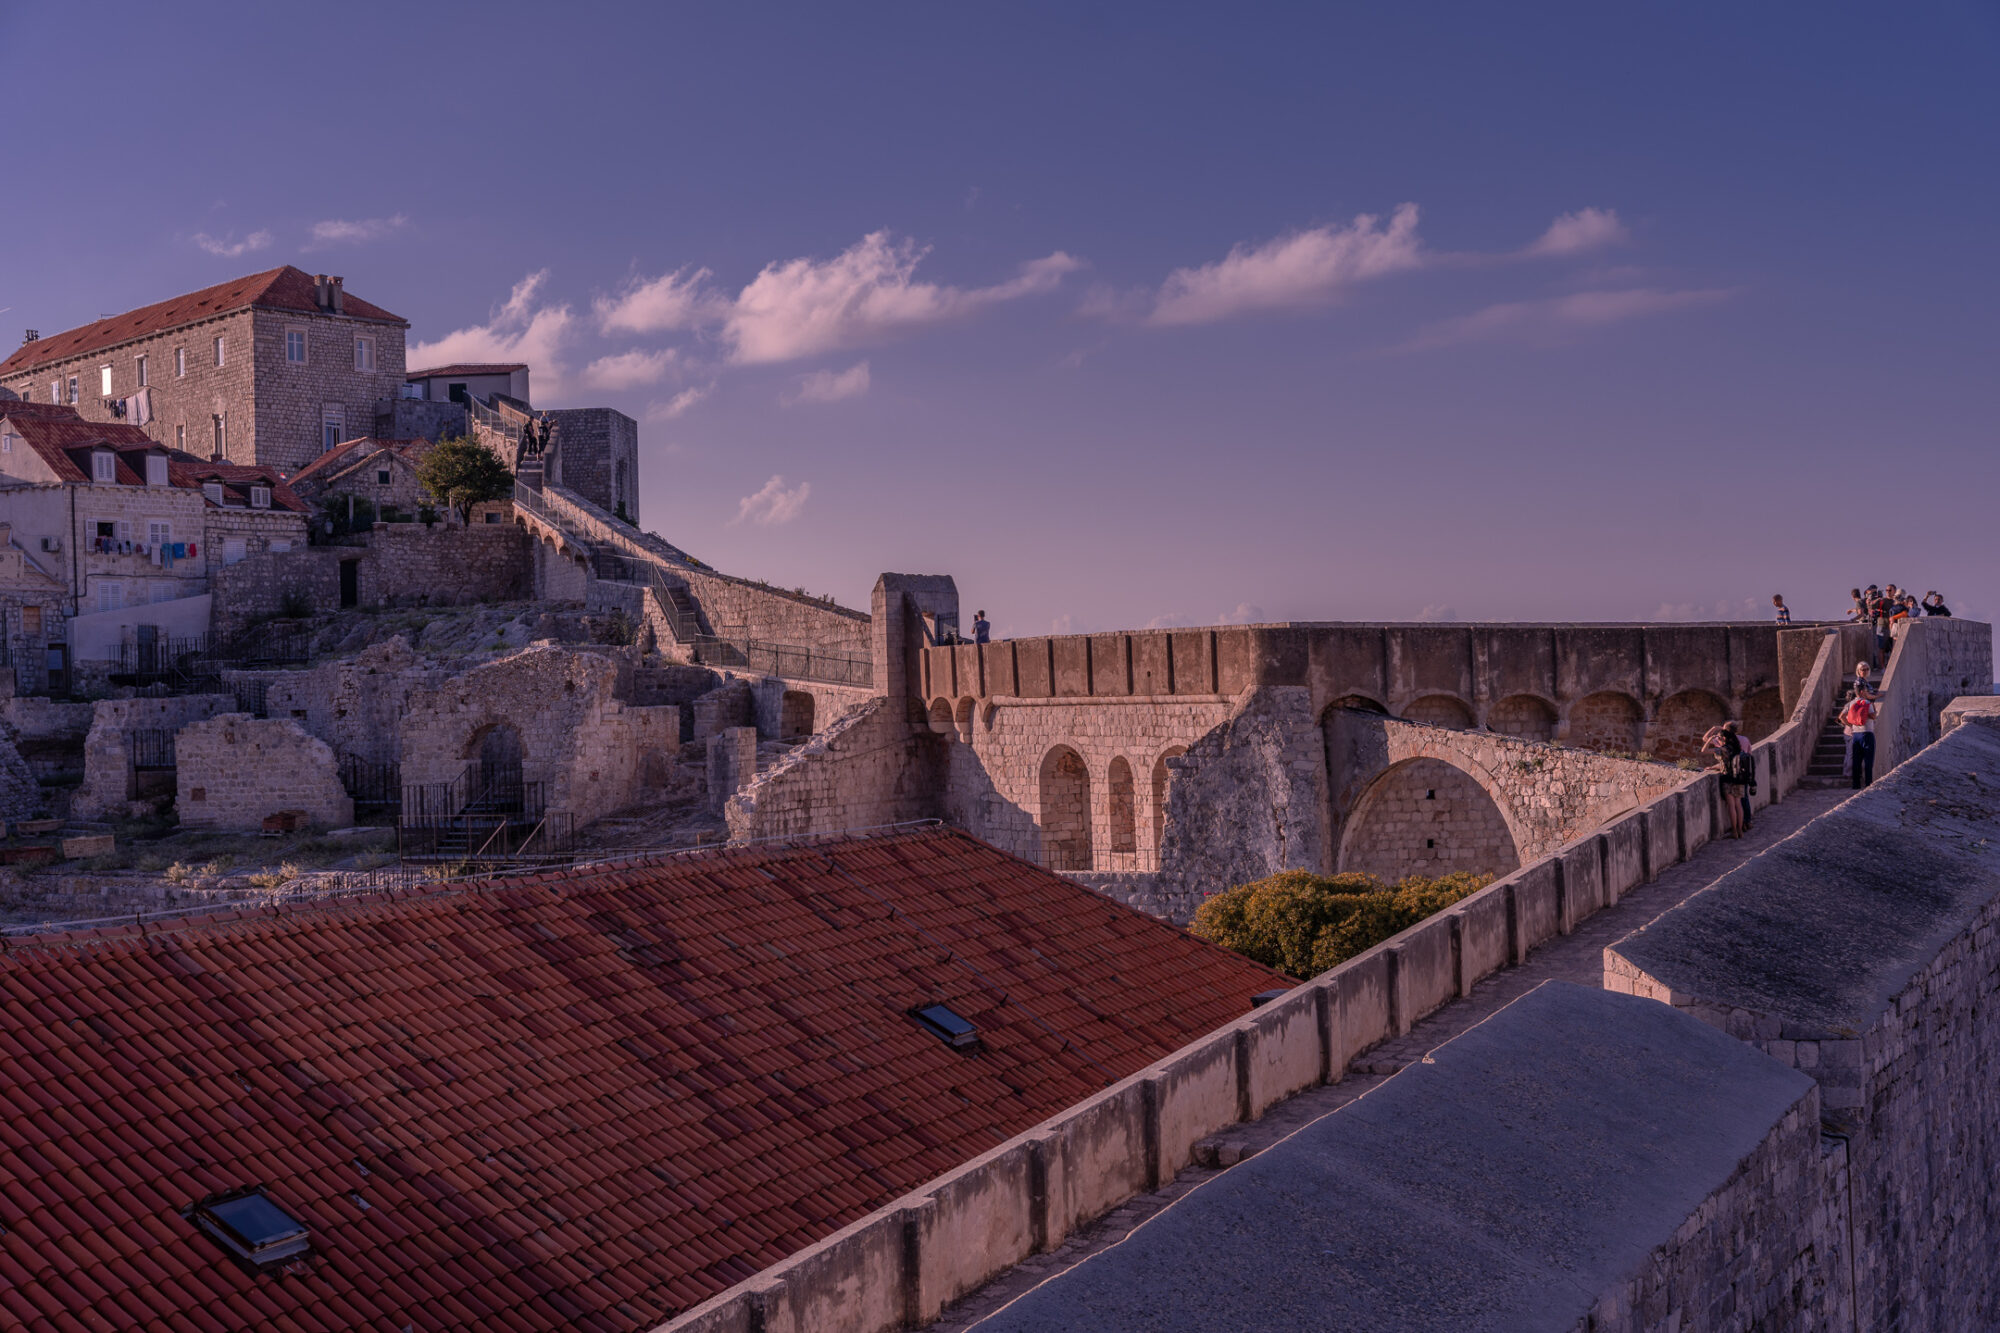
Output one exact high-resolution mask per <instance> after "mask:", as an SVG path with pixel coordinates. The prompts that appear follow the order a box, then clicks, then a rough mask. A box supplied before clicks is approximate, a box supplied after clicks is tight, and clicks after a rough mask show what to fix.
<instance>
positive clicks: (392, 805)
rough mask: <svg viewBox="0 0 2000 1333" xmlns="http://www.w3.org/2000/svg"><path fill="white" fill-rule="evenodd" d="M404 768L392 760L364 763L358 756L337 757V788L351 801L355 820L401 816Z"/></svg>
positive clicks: (345, 755) (368, 760) (367, 760)
mask: <svg viewBox="0 0 2000 1333" xmlns="http://www.w3.org/2000/svg"><path fill="white" fill-rule="evenodd" d="M402 772H403V767H402V765H401V764H398V763H397V762H396V761H395V760H393V759H389V760H374V759H364V758H363V757H362V756H360V755H358V754H344V755H342V756H341V757H340V785H341V786H342V787H345V788H346V789H347V794H348V795H349V796H350V797H352V798H353V800H354V814H355V817H356V818H360V817H362V816H364V815H373V816H376V817H380V816H382V815H401V813H402V810H403V778H402Z"/></svg>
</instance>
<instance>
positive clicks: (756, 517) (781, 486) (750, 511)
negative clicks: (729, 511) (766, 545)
mask: <svg viewBox="0 0 2000 1333" xmlns="http://www.w3.org/2000/svg"><path fill="white" fill-rule="evenodd" d="M811 494H812V483H810V482H804V481H802V482H800V483H799V484H798V485H796V486H794V487H792V489H790V490H786V489H785V479H784V477H782V476H774V477H772V478H771V479H770V480H769V481H767V482H765V483H764V486H763V489H762V490H760V491H758V492H757V493H756V494H755V495H746V496H744V497H743V498H742V499H741V500H738V501H737V502H736V517H735V518H732V519H730V520H729V522H730V524H731V525H732V526H734V525H735V524H738V523H741V522H742V521H743V520H744V519H746V518H747V519H749V520H750V521H751V522H752V523H761V524H765V525H767V526H768V525H772V524H778V523H789V522H791V521H792V520H793V519H795V518H797V517H798V516H799V511H800V510H801V509H804V508H805V507H806V497H807V496H809V495H811Z"/></svg>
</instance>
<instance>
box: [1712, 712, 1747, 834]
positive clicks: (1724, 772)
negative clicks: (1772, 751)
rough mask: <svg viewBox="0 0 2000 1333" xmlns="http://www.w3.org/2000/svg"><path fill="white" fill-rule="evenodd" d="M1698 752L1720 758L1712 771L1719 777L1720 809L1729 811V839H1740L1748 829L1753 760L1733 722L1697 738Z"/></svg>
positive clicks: (1714, 728) (1713, 728)
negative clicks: (1698, 740)
mask: <svg viewBox="0 0 2000 1333" xmlns="http://www.w3.org/2000/svg"><path fill="white" fill-rule="evenodd" d="M1701 752H1702V753H1703V754H1709V753H1711V752H1712V753H1714V754H1716V755H1718V756H1719V757H1720V759H1721V763H1720V764H1718V765H1717V766H1716V768H1715V769H1714V770H1713V771H1714V772H1716V773H1718V774H1720V775H1721V783H1722V807H1723V809H1724V810H1726V811H1728V812H1729V836H1730V837H1732V838H1740V837H1742V836H1743V835H1744V834H1745V833H1747V832H1749V830H1750V793H1751V792H1753V791H1755V790H1756V789H1757V759H1756V756H1755V755H1753V754H1751V753H1750V748H1749V747H1748V746H1747V745H1745V744H1744V743H1743V736H1742V734H1741V733H1740V732H1739V731H1738V730H1737V726H1736V723H1735V721H1734V720H1733V719H1732V720H1731V721H1728V722H1725V723H1723V724H1722V725H1721V726H1719V727H1710V728H1709V729H1708V732H1707V734H1706V735H1704V736H1703V737H1702V738H1701Z"/></svg>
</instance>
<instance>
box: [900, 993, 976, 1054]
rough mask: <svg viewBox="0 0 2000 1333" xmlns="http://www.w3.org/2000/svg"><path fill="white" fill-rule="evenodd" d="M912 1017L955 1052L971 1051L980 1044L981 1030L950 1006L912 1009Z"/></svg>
mask: <svg viewBox="0 0 2000 1333" xmlns="http://www.w3.org/2000/svg"><path fill="white" fill-rule="evenodd" d="M910 1017H912V1018H914V1019H916V1020H917V1021H918V1022H919V1023H922V1024H923V1025H924V1026H925V1027H927V1028H929V1029H930V1030H931V1031H932V1032H933V1033H935V1034H936V1035H937V1036H938V1037H939V1039H941V1040H942V1041H943V1042H944V1044H945V1045H947V1046H949V1047H951V1048H952V1049H953V1050H955V1051H963V1050H969V1049H970V1048H972V1047H974V1046H977V1045H978V1044H979V1029H978V1028H977V1027H976V1026H974V1025H973V1023H972V1022H971V1021H970V1020H968V1019H966V1018H965V1017H963V1016H962V1015H960V1014H959V1013H958V1011H957V1010H955V1009H953V1008H952V1007H951V1006H950V1005H944V1004H927V1005H924V1006H923V1007H922V1008H920V1009H912V1010H911V1011H910Z"/></svg>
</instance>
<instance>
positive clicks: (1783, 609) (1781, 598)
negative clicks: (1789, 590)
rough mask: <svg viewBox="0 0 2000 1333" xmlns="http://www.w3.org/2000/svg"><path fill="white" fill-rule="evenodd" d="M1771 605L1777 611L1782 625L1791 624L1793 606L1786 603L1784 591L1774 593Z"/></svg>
mask: <svg viewBox="0 0 2000 1333" xmlns="http://www.w3.org/2000/svg"><path fill="white" fill-rule="evenodd" d="M1771 605H1772V607H1773V608H1775V609H1776V611H1777V616H1778V623H1779V624H1780V625H1789V624H1791V623H1792V608H1791V607H1789V606H1786V605H1785V595H1784V594H1783V593H1781V592H1778V593H1772V594H1771Z"/></svg>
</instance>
